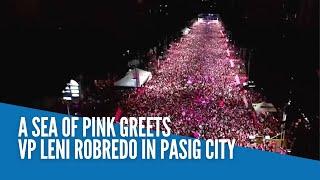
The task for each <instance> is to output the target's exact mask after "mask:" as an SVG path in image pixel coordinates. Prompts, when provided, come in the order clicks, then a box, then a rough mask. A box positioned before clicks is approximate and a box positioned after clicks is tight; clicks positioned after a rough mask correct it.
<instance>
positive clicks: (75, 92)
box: [71, 89, 80, 94]
mask: <svg viewBox="0 0 320 180" xmlns="http://www.w3.org/2000/svg"><path fill="white" fill-rule="evenodd" d="M71 93H72V94H79V93H80V91H79V90H78V89H72V90H71Z"/></svg>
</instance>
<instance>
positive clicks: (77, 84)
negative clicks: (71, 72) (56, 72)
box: [69, 79, 79, 86]
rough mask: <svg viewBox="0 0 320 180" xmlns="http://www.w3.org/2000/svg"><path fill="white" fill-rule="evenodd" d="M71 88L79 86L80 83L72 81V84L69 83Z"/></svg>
mask: <svg viewBox="0 0 320 180" xmlns="http://www.w3.org/2000/svg"><path fill="white" fill-rule="evenodd" d="M69 84H70V85H71V86H79V83H78V82H77V81H75V80H73V79H71V80H70V83H69Z"/></svg>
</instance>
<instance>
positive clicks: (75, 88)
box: [70, 86, 79, 90]
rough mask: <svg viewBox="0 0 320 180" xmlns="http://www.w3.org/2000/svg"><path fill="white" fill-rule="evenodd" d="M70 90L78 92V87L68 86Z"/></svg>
mask: <svg viewBox="0 0 320 180" xmlns="http://www.w3.org/2000/svg"><path fill="white" fill-rule="evenodd" d="M70 89H71V90H78V89H79V87H78V86H70Z"/></svg>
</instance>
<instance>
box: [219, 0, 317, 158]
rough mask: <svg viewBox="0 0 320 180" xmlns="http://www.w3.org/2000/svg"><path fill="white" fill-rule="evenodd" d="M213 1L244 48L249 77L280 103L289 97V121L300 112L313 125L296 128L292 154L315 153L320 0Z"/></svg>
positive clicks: (230, 30)
mask: <svg viewBox="0 0 320 180" xmlns="http://www.w3.org/2000/svg"><path fill="white" fill-rule="evenodd" d="M217 4H218V11H219V13H220V14H221V17H222V19H223V22H224V24H225V27H226V28H227V30H228V31H229V34H230V38H231V39H232V40H233V41H234V43H235V44H236V46H237V47H240V48H242V49H245V50H246V54H245V55H243V57H244V59H245V60H246V62H247V66H248V64H250V78H251V79H252V80H254V81H255V82H256V83H257V84H258V85H259V87H262V88H264V94H265V95H266V96H267V97H268V98H269V100H270V101H271V102H273V103H275V104H276V105H277V106H278V107H283V106H284V104H285V103H286V102H288V99H291V101H292V102H293V104H292V105H291V107H290V108H289V109H288V110H287V113H288V118H287V120H288V121H289V122H288V123H287V124H290V122H291V121H293V120H296V119H297V118H302V117H301V113H304V114H305V115H306V116H307V117H308V118H309V120H310V123H311V126H312V128H311V131H305V130H297V133H296V136H297V140H296V143H295V146H294V149H293V154H296V155H299V156H306V157H309V158H315V159H319V64H318V63H319V9H318V8H319V1H317V0H268V1H255V0H229V1H224V0H218V1H217ZM249 61H250V63H248V62H249ZM247 69H248V68H247Z"/></svg>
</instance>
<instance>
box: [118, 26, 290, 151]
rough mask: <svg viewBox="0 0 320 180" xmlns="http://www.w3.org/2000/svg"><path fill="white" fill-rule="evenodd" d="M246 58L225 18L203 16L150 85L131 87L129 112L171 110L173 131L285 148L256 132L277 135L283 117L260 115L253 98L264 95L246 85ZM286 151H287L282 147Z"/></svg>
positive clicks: (127, 100)
mask: <svg viewBox="0 0 320 180" xmlns="http://www.w3.org/2000/svg"><path fill="white" fill-rule="evenodd" d="M243 67H244V66H243V64H242V61H241V60H239V59H236V56H235V54H234V53H233V51H232V46H230V45H229V43H228V40H227V38H226V36H225V35H224V33H223V26H221V24H219V23H208V22H201V23H195V24H194V25H193V26H192V27H191V31H190V32H189V34H188V35H185V36H183V37H182V38H181V39H180V40H179V41H178V42H174V43H172V44H171V45H170V48H169V50H168V53H167V54H166V56H165V59H164V61H161V63H160V64H157V67H156V68H153V69H155V70H154V72H152V79H151V80H150V81H149V82H147V83H146V84H145V85H144V87H141V88H138V89H136V90H135V91H132V92H128V93H125V94H124V95H123V96H124V97H123V101H122V102H121V108H122V109H123V112H124V115H125V116H136V117H138V116H170V118H171V121H172V122H171V124H170V127H171V131H172V134H176V135H184V136H192V137H195V138H203V139H215V138H235V139H236V140H237V141H236V142H237V145H240V146H244V147H252V148H257V149H262V150H267V151H277V152H279V151H281V149H279V148H276V145H275V144H274V143H271V142H263V143H254V142H252V140H251V139H250V137H252V136H262V137H265V136H270V137H273V136H276V135H277V134H279V133H280V121H279V120H278V118H275V117H274V116H273V115H272V114H268V113H267V114H262V115H257V114H256V113H255V112H254V110H253V108H252V106H251V103H256V102H261V101H263V100H265V99H264V97H263V96H262V95H261V94H259V93H257V92H255V91H253V90H248V89H247V90H246V89H244V88H243V87H242V83H243V82H244V81H245V80H246V77H245V76H244V74H243V72H244V69H243ZM282 152H284V151H282Z"/></svg>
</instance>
